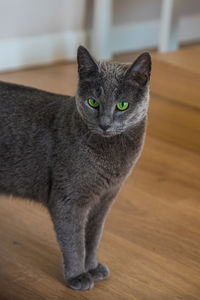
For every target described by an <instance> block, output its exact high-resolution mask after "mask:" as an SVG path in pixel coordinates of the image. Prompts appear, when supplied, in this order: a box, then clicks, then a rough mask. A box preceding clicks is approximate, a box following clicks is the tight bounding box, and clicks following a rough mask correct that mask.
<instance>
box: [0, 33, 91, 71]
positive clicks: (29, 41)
mask: <svg viewBox="0 0 200 300" xmlns="http://www.w3.org/2000/svg"><path fill="white" fill-rule="evenodd" d="M86 35H87V33H86V31H83V30H82V31H81V30H78V31H77V30H76V31H69V32H64V33H54V34H49V35H41V36H29V37H22V38H15V39H6V40H0V71H6V70H14V69H20V68H25V67H28V66H36V65H41V64H49V63H52V62H56V61H60V60H74V59H75V57H76V51H77V47H78V45H80V44H85V43H86Z"/></svg>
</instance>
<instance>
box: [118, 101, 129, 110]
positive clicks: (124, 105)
mask: <svg viewBox="0 0 200 300" xmlns="http://www.w3.org/2000/svg"><path fill="white" fill-rule="evenodd" d="M127 108H128V102H119V103H117V109H119V110H126V109H127Z"/></svg>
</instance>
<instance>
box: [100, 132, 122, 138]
mask: <svg viewBox="0 0 200 300" xmlns="http://www.w3.org/2000/svg"><path fill="white" fill-rule="evenodd" d="M97 134H98V135H100V136H101V137H103V138H111V137H114V136H116V135H118V134H116V133H114V132H97Z"/></svg>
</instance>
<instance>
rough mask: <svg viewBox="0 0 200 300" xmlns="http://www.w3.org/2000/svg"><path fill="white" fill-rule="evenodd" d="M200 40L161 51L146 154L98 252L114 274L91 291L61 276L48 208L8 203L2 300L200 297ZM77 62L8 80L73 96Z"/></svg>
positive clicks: (0, 267)
mask: <svg viewBox="0 0 200 300" xmlns="http://www.w3.org/2000/svg"><path fill="white" fill-rule="evenodd" d="M199 64H200V46H196V47H192V48H187V49H184V50H179V51H178V52H173V53H169V54H154V55H153V72H152V84H151V103H150V111H149V126H148V131H147V137H146V143H145V147H144V151H143V154H142V156H141V158H140V161H139V162H138V164H137V166H136V168H135V170H134V172H133V173H132V174H131V176H130V177H129V178H128V180H127V182H126V183H125V185H124V187H123V189H122V190H121V192H120V194H119V196H118V198H117V200H116V202H115V204H114V205H113V208H112V210H111V212H110V214H109V216H108V218H107V222H106V225H105V230H104V235H103V240H102V242H101V246H100V251H99V258H100V261H102V262H105V263H106V264H108V266H109V267H110V270H111V276H110V278H109V279H108V280H106V281H102V282H99V283H96V284H95V287H94V289H93V290H91V291H87V292H77V291H73V290H70V289H69V288H67V287H66V286H65V284H64V281H63V276H62V266H61V254H60V250H59V248H58V245H57V243H56V239H55V234H54V232H53V226H52V223H51V220H50V218H49V215H48V213H47V211H46V210H45V209H44V208H42V207H41V206H39V205H37V204H35V203H32V202H26V201H22V200H14V199H7V198H5V197H1V199H0V299H1V300H12V299H13V300H25V299H26V300H27V299H29V300H32V299H34V300H37V299H38V300H42V299H48V300H51V299H59V300H60V299H70V300H71V299H92V300H94V299H97V300H98V299H99V300H102V299H110V300H111V299H115V300H116V299H134V300H168V299H170V300H172V299H179V300H180V299H182V300H198V299H200V156H199V154H200V114H199V111H200V65H199ZM76 79H77V75H76V65H74V64H62V65H57V66H52V67H46V68H39V69H33V70H25V71H20V72H13V73H8V74H1V75H0V80H5V81H12V82H16V83H22V84H26V85H31V86H35V87H38V88H42V89H46V90H49V91H54V92H60V93H68V94H73V93H74V91H75V87H76Z"/></svg>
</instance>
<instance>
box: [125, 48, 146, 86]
mask: <svg viewBox="0 0 200 300" xmlns="http://www.w3.org/2000/svg"><path fill="white" fill-rule="evenodd" d="M150 75H151V56H150V54H149V53H148V52H144V53H142V54H141V55H140V56H139V57H138V58H137V59H136V60H135V61H134V63H133V64H132V65H131V66H130V67H129V69H128V70H127V72H126V74H125V80H126V81H127V82H128V83H130V84H134V83H135V82H137V83H138V84H139V85H140V86H144V85H146V83H147V82H148V81H149V79H150Z"/></svg>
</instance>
